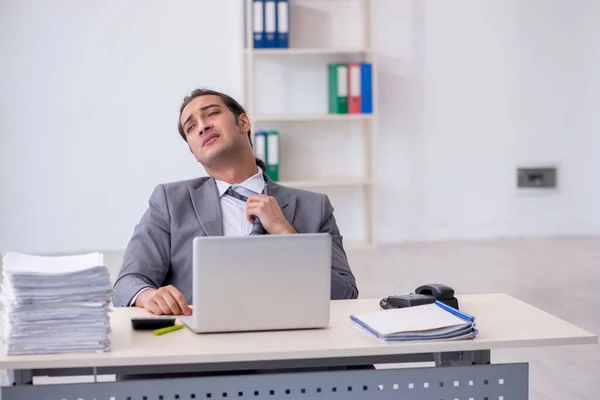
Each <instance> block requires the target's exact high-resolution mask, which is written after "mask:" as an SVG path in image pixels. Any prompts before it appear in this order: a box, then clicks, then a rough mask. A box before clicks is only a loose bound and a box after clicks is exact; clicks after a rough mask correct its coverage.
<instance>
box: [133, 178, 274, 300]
mask: <svg viewBox="0 0 600 400" xmlns="http://www.w3.org/2000/svg"><path fill="white" fill-rule="evenodd" d="M256 168H257V170H258V172H257V173H256V174H255V175H252V176H251V177H250V178H248V179H246V180H245V181H244V182H242V183H240V184H235V185H232V184H230V183H227V182H224V181H220V180H218V179H215V182H216V183H217V190H218V191H219V203H220V205H221V218H222V221H223V236H248V235H249V234H250V232H252V223H251V222H250V221H248V218H246V203H245V202H243V201H242V200H238V199H236V198H235V197H231V196H228V195H225V191H226V190H227V189H228V188H229V187H230V186H231V187H232V189H233V190H235V191H236V192H238V193H239V194H241V195H244V196H246V197H250V196H251V195H253V194H258V193H262V191H263V189H264V188H265V180H264V178H263V172H262V170H261V169H260V168H259V167H258V166H257V167H256ZM146 289H150V286H148V287H145V288H143V289H141V290H140V291H139V292H137V293H136V295H135V296H133V299H131V302H130V303H129V305H130V306H132V305H134V304H135V301H136V300H137V298H138V296H139V295H140V293H142V292H143V291H144V290H146Z"/></svg>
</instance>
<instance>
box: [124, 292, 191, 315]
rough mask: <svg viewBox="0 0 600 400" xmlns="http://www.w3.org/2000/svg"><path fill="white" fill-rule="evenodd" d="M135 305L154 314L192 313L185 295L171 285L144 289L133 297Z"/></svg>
mask: <svg viewBox="0 0 600 400" xmlns="http://www.w3.org/2000/svg"><path fill="white" fill-rule="evenodd" d="M135 305H136V306H137V307H142V308H144V309H146V311H149V312H151V313H152V314H156V315H171V314H172V315H182V314H183V315H192V309H191V308H189V307H188V304H187V302H186V301H185V297H183V295H182V294H181V292H180V291H179V290H177V289H176V288H175V286H173V285H169V286H164V287H161V288H160V289H146V290H144V291H143V292H142V293H140V295H139V296H138V297H137V299H135Z"/></svg>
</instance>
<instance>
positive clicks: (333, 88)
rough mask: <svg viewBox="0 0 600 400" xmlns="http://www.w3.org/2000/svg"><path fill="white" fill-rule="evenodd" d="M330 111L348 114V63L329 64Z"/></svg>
mask: <svg viewBox="0 0 600 400" xmlns="http://www.w3.org/2000/svg"><path fill="white" fill-rule="evenodd" d="M328 68H329V113H330V114H348V65H347V64H340V63H336V64H329V65H328Z"/></svg>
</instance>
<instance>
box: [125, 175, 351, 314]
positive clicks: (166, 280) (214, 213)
mask: <svg viewBox="0 0 600 400" xmlns="http://www.w3.org/2000/svg"><path fill="white" fill-rule="evenodd" d="M265 177H266V176H265ZM266 180H267V183H266V184H267V193H268V195H269V196H273V197H275V198H276V199H277V202H278V203H279V207H280V208H281V210H282V213H283V215H284V216H285V218H286V219H287V220H288V221H289V222H290V223H291V224H292V226H293V227H294V228H295V229H296V231H298V233H316V232H328V233H330V234H331V236H332V243H333V244H332V247H333V248H332V259H331V299H354V298H357V297H358V289H357V286H356V280H355V278H354V275H353V274H352V271H351V270H350V266H349V265H348V260H347V258H346V253H345V251H344V248H343V245H342V236H341V235H340V232H339V229H338V227H337V224H336V222H335V218H334V216H333V207H332V205H331V203H330V202H329V198H328V197H327V196H326V195H324V194H318V193H313V192H309V191H305V190H298V189H293V188H289V187H285V186H281V185H279V184H277V183H275V182H273V181H272V180H270V179H269V178H268V177H266ZM222 235H223V224H222V218H221V206H220V203H219V194H218V190H217V184H216V182H215V180H214V179H212V178H208V177H202V178H197V179H192V180H188V181H181V182H173V183H168V184H163V185H158V186H157V187H156V188H155V189H154V192H153V193H152V196H151V197H150V200H149V207H148V209H147V210H146V212H145V213H144V215H143V216H142V219H141V221H140V223H139V224H138V225H137V226H136V227H135V230H134V233H133V237H132V238H131V240H130V242H129V245H128V246H127V249H126V251H125V256H124V259H123V266H122V267H121V271H120V272H119V275H118V277H117V280H116V282H115V286H114V294H113V303H114V305H115V306H116V307H122V306H127V305H129V303H130V301H131V300H132V298H133V297H134V296H135V294H136V293H137V292H138V291H139V290H141V289H142V288H144V287H148V286H151V287H153V288H159V287H161V286H167V285H173V286H175V287H176V288H177V289H178V290H179V291H180V292H181V293H182V294H183V295H184V296H185V299H186V301H187V302H188V304H193V301H192V300H193V299H192V242H193V239H194V237H196V236H222Z"/></svg>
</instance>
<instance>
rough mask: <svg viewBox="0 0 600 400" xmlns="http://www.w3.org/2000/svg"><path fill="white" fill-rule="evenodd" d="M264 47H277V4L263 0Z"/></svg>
mask: <svg viewBox="0 0 600 400" xmlns="http://www.w3.org/2000/svg"><path fill="white" fill-rule="evenodd" d="M265 47H267V48H274V47H277V3H276V2H275V0H265Z"/></svg>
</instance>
